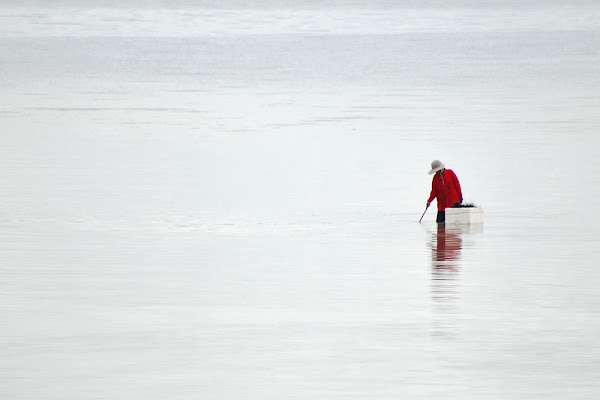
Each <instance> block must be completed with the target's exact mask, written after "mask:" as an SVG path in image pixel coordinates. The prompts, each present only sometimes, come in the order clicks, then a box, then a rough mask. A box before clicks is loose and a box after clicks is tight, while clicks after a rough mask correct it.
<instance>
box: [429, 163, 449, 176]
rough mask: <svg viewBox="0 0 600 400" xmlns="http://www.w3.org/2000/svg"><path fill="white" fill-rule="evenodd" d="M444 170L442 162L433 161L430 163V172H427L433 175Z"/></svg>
mask: <svg viewBox="0 0 600 400" xmlns="http://www.w3.org/2000/svg"><path fill="white" fill-rule="evenodd" d="M444 168H446V166H445V165H444V163H443V162H441V161H440V160H433V161H432V162H431V171H429V172H428V174H429V175H431V174H435V173H436V172H438V171H439V170H441V169H444Z"/></svg>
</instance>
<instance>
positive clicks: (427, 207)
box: [419, 206, 429, 222]
mask: <svg viewBox="0 0 600 400" xmlns="http://www.w3.org/2000/svg"><path fill="white" fill-rule="evenodd" d="M428 208H429V206H427V207H425V211H423V215H421V219H423V217H424V216H425V213H426V212H427V209H428ZM421 219H420V220H419V222H421Z"/></svg>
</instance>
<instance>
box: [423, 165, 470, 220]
mask: <svg viewBox="0 0 600 400" xmlns="http://www.w3.org/2000/svg"><path fill="white" fill-rule="evenodd" d="M442 176H443V179H442V178H440V176H439V175H438V174H435V176H434V177H433V180H432V181H431V194H430V195H429V199H428V200H427V202H428V203H431V202H432V201H433V199H435V198H436V197H437V205H438V211H444V210H445V209H446V208H448V207H452V206H453V205H454V203H460V202H461V200H462V191H461V190H460V182H458V178H457V177H456V174H455V173H454V172H453V171H452V170H451V169H448V168H446V169H445V170H444V172H443V173H442Z"/></svg>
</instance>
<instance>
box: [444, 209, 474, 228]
mask: <svg viewBox="0 0 600 400" xmlns="http://www.w3.org/2000/svg"><path fill="white" fill-rule="evenodd" d="M446 224H483V209H482V208H479V207H459V208H446Z"/></svg>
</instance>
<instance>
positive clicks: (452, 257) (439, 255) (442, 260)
mask: <svg viewBox="0 0 600 400" xmlns="http://www.w3.org/2000/svg"><path fill="white" fill-rule="evenodd" d="M460 233H461V231H460V230H459V229H450V228H447V227H446V226H445V225H444V224H438V227H437V235H436V242H435V247H433V254H432V257H433V267H434V268H449V269H453V268H454V267H453V265H454V264H455V263H456V261H458V260H459V259H460V250H461V247H462V239H461V238H460Z"/></svg>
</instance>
